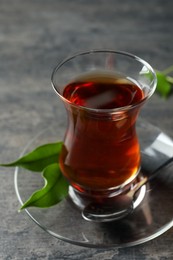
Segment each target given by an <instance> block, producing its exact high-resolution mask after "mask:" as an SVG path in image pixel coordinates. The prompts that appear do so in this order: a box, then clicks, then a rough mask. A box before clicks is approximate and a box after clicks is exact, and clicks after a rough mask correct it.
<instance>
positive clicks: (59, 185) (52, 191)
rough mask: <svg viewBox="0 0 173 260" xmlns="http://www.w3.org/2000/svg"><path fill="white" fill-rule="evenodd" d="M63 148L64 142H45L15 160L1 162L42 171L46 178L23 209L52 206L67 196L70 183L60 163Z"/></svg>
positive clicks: (7, 165) (9, 165)
mask: <svg viewBox="0 0 173 260" xmlns="http://www.w3.org/2000/svg"><path fill="white" fill-rule="evenodd" d="M61 148H62V142H57V143H49V144H44V145H41V146H39V147H37V148H36V149H34V150H33V151H31V152H30V153H28V154H26V155H24V156H23V157H21V158H19V159H18V160H16V161H14V162H11V163H7V164H0V166H4V167H14V166H18V167H21V168H25V169H27V170H30V171H33V172H40V173H41V176H42V177H43V179H44V182H45V184H44V187H43V188H41V189H40V190H37V191H35V192H34V193H33V194H32V195H31V196H30V198H29V199H28V200H27V201H26V202H25V203H24V204H23V205H22V207H21V209H25V208H28V207H39V208H46V207H51V206H53V205H55V204H57V203H59V202H60V201H61V200H62V199H64V198H65V197H66V196H67V194H68V186H69V184H68V182H67V180H66V179H65V178H64V177H63V175H62V173H61V170H60V167H59V163H58V162H59V154H60V152H61Z"/></svg>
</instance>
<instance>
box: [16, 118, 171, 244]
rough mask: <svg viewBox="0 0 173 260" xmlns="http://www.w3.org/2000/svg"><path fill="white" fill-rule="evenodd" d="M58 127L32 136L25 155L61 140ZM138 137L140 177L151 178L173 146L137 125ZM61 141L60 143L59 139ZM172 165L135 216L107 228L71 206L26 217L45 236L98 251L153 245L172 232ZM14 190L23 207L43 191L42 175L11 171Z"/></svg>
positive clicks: (32, 210) (150, 129) (151, 185)
mask: <svg viewBox="0 0 173 260" xmlns="http://www.w3.org/2000/svg"><path fill="white" fill-rule="evenodd" d="M57 129H58V126H56V125H52V126H50V127H49V128H47V129H45V130H44V131H42V132H41V133H39V134H38V135H36V136H35V138H33V139H32V140H31V141H30V142H29V143H28V145H27V146H26V147H25V149H24V152H23V153H22V154H25V153H27V152H29V151H31V150H32V149H34V148H36V147H37V146H39V145H42V144H44V143H49V142H56V141H57V140H58V141H60V140H62V137H59V136H58V134H57V133H58V130H57ZM137 132H138V137H139V140H140V145H141V155H142V169H143V171H142V174H143V175H145V174H147V175H148V174H150V172H152V171H153V170H154V169H156V168H157V167H158V166H159V165H161V164H162V163H163V162H164V161H165V160H167V159H168V158H170V157H171V156H173V141H172V139H171V138H170V137H169V136H168V135H166V134H165V133H163V132H162V131H161V130H160V129H159V128H157V127H155V126H153V125H151V124H149V123H147V122H144V120H143V119H140V120H138V123H137ZM60 138H61V139H60ZM172 172H173V164H169V165H168V166H167V167H165V168H164V169H163V170H161V171H160V172H159V173H158V175H157V177H156V178H154V179H153V180H152V181H150V182H149V183H148V184H147V186H146V191H145V197H144V198H143V200H142V202H141V203H139V205H137V207H136V208H135V210H134V211H133V212H132V213H131V214H129V215H128V216H126V217H125V218H123V219H122V220H117V221H112V222H108V223H96V222H89V221H86V220H84V219H83V218H82V216H81V212H80V211H79V210H78V209H77V208H75V207H74V205H73V204H72V203H70V200H69V199H68V198H67V199H64V200H63V201H61V202H60V203H59V204H57V205H55V206H53V207H50V208H46V209H40V208H28V209H25V212H26V213H27V214H28V216H29V217H30V218H31V219H32V220H33V221H34V223H36V224H37V225H38V226H39V227H41V228H42V229H43V230H44V231H45V232H47V233H49V234H50V235H51V236H54V237H55V238H58V239H60V240H63V241H66V242H69V243H72V244H75V245H80V246H85V247H96V248H103V247H104V248H107V247H114V248H116V247H117V248H123V247H129V246H134V245H138V244H142V243H144V242H147V241H149V240H151V239H154V238H156V237H158V236H160V235H161V234H163V233H164V232H166V231H167V230H168V229H170V228H171V227H172V226H173V207H172V201H173V174H172ZM14 181H15V190H16V194H17V197H18V199H19V202H20V203H21V204H23V202H25V201H26V200H27V199H28V198H29V197H30V195H31V194H32V193H33V192H34V191H36V190H38V189H40V188H42V187H43V185H44V180H43V179H42V177H41V176H40V173H34V172H29V171H28V170H25V169H21V168H18V167H17V168H16V169H15V177H14Z"/></svg>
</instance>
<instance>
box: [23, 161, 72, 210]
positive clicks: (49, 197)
mask: <svg viewBox="0 0 173 260" xmlns="http://www.w3.org/2000/svg"><path fill="white" fill-rule="evenodd" d="M43 178H44V180H45V185H44V187H43V188H42V189H40V190H38V191H36V192H34V193H33V194H32V195H31V197H30V198H29V199H28V200H27V201H26V202H25V203H24V204H23V206H22V207H21V209H24V208H27V207H40V208H47V207H51V206H53V205H55V204H57V203H58V202H60V201H61V200H63V199H64V198H65V197H66V196H67V194H68V186H69V184H68V182H67V181H66V179H65V178H64V177H63V175H62V173H61V171H60V168H59V164H58V163H54V164H51V165H49V166H47V167H46V168H45V169H44V171H43Z"/></svg>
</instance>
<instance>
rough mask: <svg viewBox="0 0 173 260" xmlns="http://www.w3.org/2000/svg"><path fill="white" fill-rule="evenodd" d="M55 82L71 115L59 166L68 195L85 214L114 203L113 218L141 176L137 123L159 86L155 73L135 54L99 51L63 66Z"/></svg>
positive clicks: (68, 61) (75, 56)
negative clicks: (122, 198)
mask: <svg viewBox="0 0 173 260" xmlns="http://www.w3.org/2000/svg"><path fill="white" fill-rule="evenodd" d="M51 80H52V85H53V88H54V90H55V91H56V93H57V94H58V96H59V97H60V99H61V100H62V101H63V103H64V105H65V108H66V111H67V116H68V125H67V129H66V132H65V136H64V141H63V147H62V151H61V154H60V159H59V164H60V168H61V171H62V174H63V175H64V176H65V178H66V179H67V180H68V182H69V184H70V186H69V196H70V198H71V200H72V201H73V202H74V204H75V205H76V206H77V207H78V208H79V209H80V210H81V211H82V210H83V209H84V208H85V207H87V205H89V204H92V205H97V206H98V205H99V209H100V210H98V215H99V214H100V212H99V211H101V208H102V205H109V207H111V205H112V209H111V214H113V211H114V206H115V201H117V198H118V196H119V195H120V194H122V193H124V192H126V191H128V190H129V189H131V188H132V187H133V184H134V183H136V181H137V178H138V175H139V172H140V164H141V156H140V146H139V141H138V136H137V133H136V127H135V124H136V120H137V117H138V114H139V111H140V109H141V107H142V105H143V104H144V103H145V102H146V100H148V99H149V98H150V97H151V95H152V94H153V93H154V90H155V88H156V82H157V80H156V75H155V72H154V70H153V69H152V67H151V66H150V65H149V64H148V63H147V62H145V61H144V60H142V59H141V58H139V57H137V56H134V55H132V54H129V53H125V52H119V51H111V50H94V51H88V52H83V53H79V54H76V55H74V56H72V57H69V58H67V59H66V60H64V61H63V62H61V63H60V64H59V65H58V66H57V67H56V68H55V69H54V71H53V74H52V79H51ZM90 208H91V211H92V207H90ZM93 214H95V215H97V213H96V212H94V213H93ZM91 215H92V212H91ZM101 216H102V219H103V221H104V219H106V218H107V216H106V214H102V215H101ZM91 219H92V218H91ZM95 219H97V216H95ZM99 219H100V216H99Z"/></svg>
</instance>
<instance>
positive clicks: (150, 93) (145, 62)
mask: <svg viewBox="0 0 173 260" xmlns="http://www.w3.org/2000/svg"><path fill="white" fill-rule="evenodd" d="M95 53H113V54H118V55H122V56H126V57H129V58H131V59H133V60H136V61H137V62H139V63H141V64H143V65H144V66H145V67H147V68H148V70H149V71H150V72H151V73H152V76H153V80H152V81H151V82H150V84H149V85H148V86H149V88H150V89H151V90H150V91H149V93H148V95H147V96H146V97H144V98H142V99H141V100H140V101H139V102H136V103H134V104H131V105H127V106H122V107H118V108H110V109H101V108H90V107H86V106H80V105H76V104H75V103H73V102H71V101H69V100H68V99H66V98H65V97H63V95H62V94H61V93H60V92H59V91H58V90H57V88H56V85H55V84H54V77H55V74H56V72H57V71H58V70H59V69H60V68H61V67H62V66H63V65H64V64H65V63H67V62H69V61H70V60H72V59H74V58H77V57H80V56H84V55H88V54H95ZM51 85H52V87H53V89H54V91H55V93H56V94H57V95H58V96H59V97H60V98H61V99H62V100H63V101H64V102H65V103H67V104H69V105H70V106H73V107H76V108H78V109H84V110H87V111H90V112H95V113H99V112H100V113H116V112H120V111H127V110H131V109H133V108H135V107H138V106H140V105H142V104H143V103H144V102H145V101H146V100H148V99H149V98H150V97H151V96H152V95H153V93H154V91H155V89H156V86H157V76H156V73H155V71H154V69H153V68H152V66H151V65H150V64H149V63H148V62H147V61H145V60H144V59H142V58H140V57H139V56H137V55H134V54H132V53H129V52H126V51H120V50H111V49H91V50H86V51H81V52H76V53H74V54H72V55H70V56H68V57H67V58H65V59H63V60H62V61H60V62H59V63H58V64H57V65H56V66H55V68H54V69H53V72H52V74H51Z"/></svg>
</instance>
